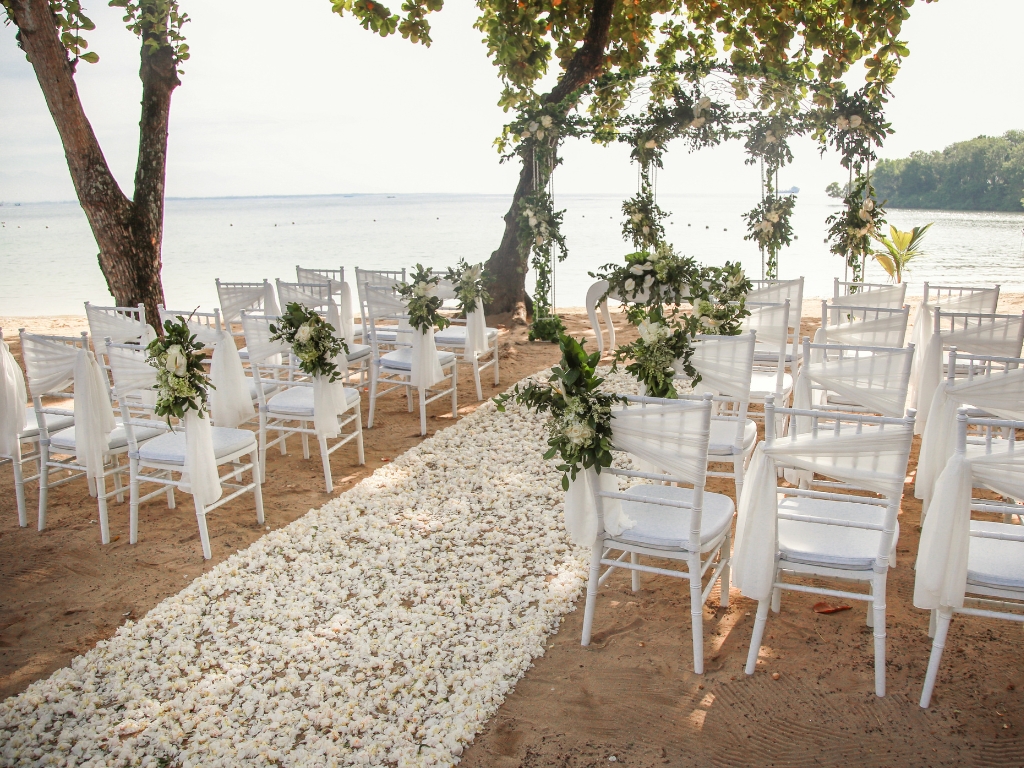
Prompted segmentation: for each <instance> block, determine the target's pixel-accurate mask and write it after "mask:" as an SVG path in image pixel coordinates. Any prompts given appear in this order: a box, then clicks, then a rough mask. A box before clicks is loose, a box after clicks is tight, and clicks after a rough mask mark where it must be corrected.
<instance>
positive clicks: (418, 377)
mask: <svg viewBox="0 0 1024 768" xmlns="http://www.w3.org/2000/svg"><path fill="white" fill-rule="evenodd" d="M409 335H410V336H412V370H410V371H409V383H410V384H412V385H413V386H414V387H423V388H424V389H426V388H427V387H432V386H434V385H435V384H437V382H439V381H441V380H442V379H443V378H444V370H443V369H442V368H441V361H440V360H439V359H438V356H437V343H436V342H435V341H434V329H433V327H430V328H427V329H426V330H425V331H423V332H417V331H415V330H414V331H413V332H412V333H411V334H409Z"/></svg>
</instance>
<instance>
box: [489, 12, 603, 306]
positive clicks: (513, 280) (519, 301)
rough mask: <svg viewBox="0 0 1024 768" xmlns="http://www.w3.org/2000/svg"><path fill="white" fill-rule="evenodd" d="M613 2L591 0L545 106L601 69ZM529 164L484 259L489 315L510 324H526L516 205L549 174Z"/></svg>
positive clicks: (525, 247)
mask: <svg viewBox="0 0 1024 768" xmlns="http://www.w3.org/2000/svg"><path fill="white" fill-rule="evenodd" d="M614 5H615V3H614V0H594V5H593V8H592V9H591V14H590V25H589V26H588V27H587V36H586V38H585V39H584V41H583V45H582V46H580V48H579V50H578V51H576V53H575V55H574V56H573V57H572V59H571V60H570V62H569V66H567V67H566V68H565V72H563V73H562V76H561V78H559V80H558V84H557V85H556V86H555V87H554V88H553V89H552V90H551V91H550V92H549V93H546V94H544V96H543V97H542V100H543V101H544V103H546V104H557V103H558V102H560V101H562V100H563V99H565V97H566V96H569V95H570V94H572V93H573V92H574V91H576V90H578V89H579V88H582V87H583V86H584V85H586V84H587V83H589V82H590V81H591V80H594V79H595V78H596V77H597V76H598V75H600V74H601V72H602V71H603V69H604V50H605V47H606V46H607V45H608V29H609V27H610V25H611V19H612V10H613V8H614ZM532 166H533V163H526V162H524V163H523V168H522V170H521V171H520V172H519V184H518V186H516V191H515V194H514V195H513V196H512V205H511V206H509V209H508V213H506V214H505V233H504V235H503V236H502V238H501V245H500V246H498V250H496V251H494V253H492V254H491V257H490V258H489V259H488V260H487V265H486V270H487V272H488V274H490V275H491V277H492V282H491V284H490V286H489V288H488V291H489V293H490V295H491V303H490V306H489V307H488V311H489V312H512V313H513V321H514V322H520V323H523V324H525V323H526V316H527V309H528V306H527V303H528V301H529V297H528V296H527V295H526V270H527V267H528V266H529V257H530V247H529V243H525V242H522V241H521V240H520V239H519V205H520V202H521V200H522V199H523V197H525V196H526V195H528V194H530V192H532V191H533V190H534V189H536V188H540V187H543V186H544V185H545V184H547V182H548V174H549V172H548V171H546V170H544V169H540V178H538V179H536V181H535V180H534V178H533V167H532Z"/></svg>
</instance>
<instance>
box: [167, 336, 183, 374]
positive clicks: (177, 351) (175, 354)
mask: <svg viewBox="0 0 1024 768" xmlns="http://www.w3.org/2000/svg"><path fill="white" fill-rule="evenodd" d="M164 367H165V368H166V369H167V370H168V371H169V372H170V373H173V374H174V375H175V376H178V377H179V378H181V377H183V376H184V375H185V374H186V373H188V358H186V357H185V350H183V349H182V348H181V345H180V344H171V346H169V347H168V348H167V360H166V361H165V362H164Z"/></svg>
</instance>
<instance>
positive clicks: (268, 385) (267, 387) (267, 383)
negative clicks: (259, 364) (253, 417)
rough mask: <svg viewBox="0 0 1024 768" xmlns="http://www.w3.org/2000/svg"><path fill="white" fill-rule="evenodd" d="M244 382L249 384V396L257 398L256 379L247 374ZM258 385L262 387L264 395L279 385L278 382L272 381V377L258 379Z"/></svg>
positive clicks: (253, 398)
mask: <svg viewBox="0 0 1024 768" xmlns="http://www.w3.org/2000/svg"><path fill="white" fill-rule="evenodd" d="M245 383H246V384H248V385H249V397H250V398H252V400H253V401H255V400H256V399H257V393H256V380H255V379H253V378H252V377H249V376H247V377H246V379H245ZM260 385H261V386H262V387H263V396H264V397H266V396H267V395H269V394H270V393H271V392H273V391H274V390H275V389H277V388H278V387H279V386H280V384H279V383H278V382H276V381H274V380H273V379H270V380H268V379H260Z"/></svg>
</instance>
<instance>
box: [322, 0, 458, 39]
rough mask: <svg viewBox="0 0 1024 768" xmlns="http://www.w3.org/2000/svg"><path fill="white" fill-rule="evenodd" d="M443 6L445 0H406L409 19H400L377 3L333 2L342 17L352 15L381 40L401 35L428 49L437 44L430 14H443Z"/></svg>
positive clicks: (365, 0)
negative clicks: (432, 36) (429, 17)
mask: <svg viewBox="0 0 1024 768" xmlns="http://www.w3.org/2000/svg"><path fill="white" fill-rule="evenodd" d="M443 5H444V0H405V2H403V3H402V11H403V12H404V13H405V16H399V15H398V14H397V13H392V11H391V9H390V8H388V7H387V6H386V5H384V4H383V3H378V2H375V1H374V0H331V10H333V11H334V12H335V13H336V14H338V15H339V16H344V15H345V14H346V13H351V14H352V15H353V16H355V17H356V19H358V20H359V24H360V26H362V28H363V29H366V30H369V31H371V32H376V33H377V34H378V35H380V36H381V37H387V36H388V35H393V34H395V33H396V32H397V33H398V34H400V35H401V36H402V37H404V38H405V39H406V40H410V41H412V42H414V43H423V45H426V46H429V45H430V43H431V42H433V41H432V40H431V38H430V24H429V23H428V22H427V14H428V13H432V12H434V11H440V10H441V7H442V6H443Z"/></svg>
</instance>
